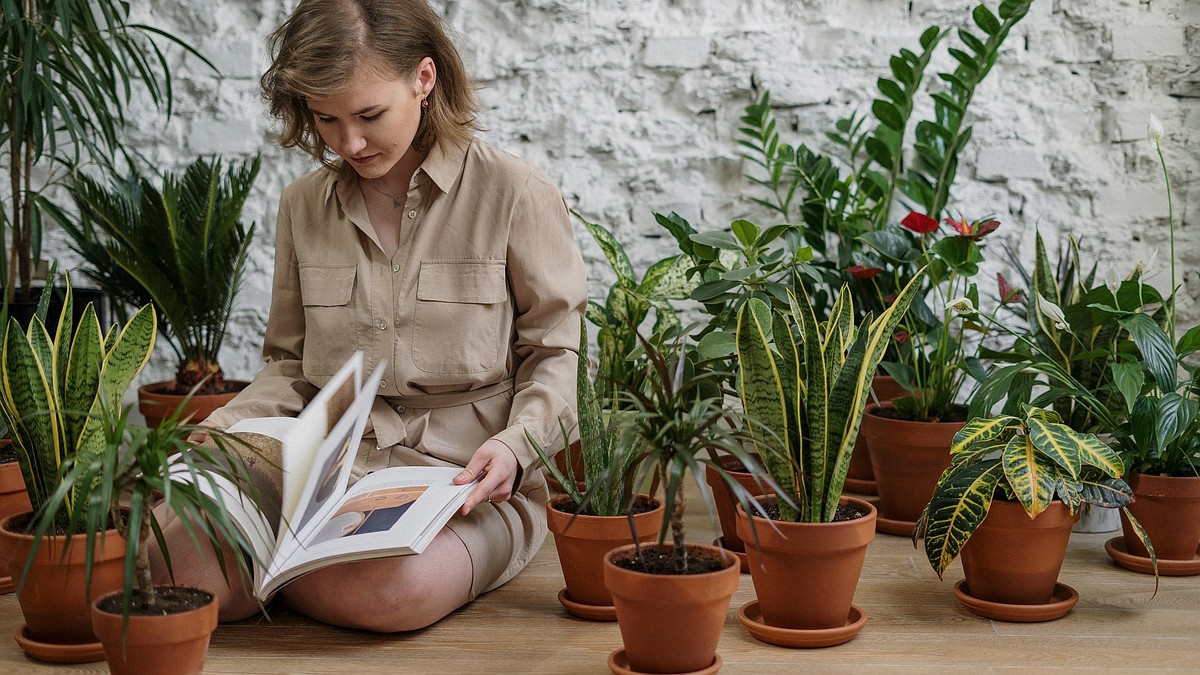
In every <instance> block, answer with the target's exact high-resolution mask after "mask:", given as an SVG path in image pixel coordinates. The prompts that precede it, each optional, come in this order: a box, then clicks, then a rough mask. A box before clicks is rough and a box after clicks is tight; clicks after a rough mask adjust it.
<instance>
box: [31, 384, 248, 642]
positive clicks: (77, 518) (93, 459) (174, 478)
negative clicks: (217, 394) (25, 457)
mask: <svg viewBox="0 0 1200 675" xmlns="http://www.w3.org/2000/svg"><path fill="white" fill-rule="evenodd" d="M129 410H130V407H128V406H127V407H124V408H121V409H119V410H115V409H112V408H108V407H104V408H102V409H100V410H98V411H97V417H96V418H95V419H96V420H97V427H98V428H99V430H100V433H99V438H100V443H99V447H98V448H97V451H96V452H94V453H90V454H86V455H83V454H81V455H76V456H75V457H72V458H70V459H69V460H67V462H65V463H64V465H63V473H62V480H61V481H60V482H59V484H58V487H57V489H56V490H55V492H54V494H53V495H52V498H51V500H50V501H49V503H48V507H47V509H46V511H45V512H44V513H42V514H41V517H40V518H39V519H38V522H37V527H36V529H35V531H34V548H33V550H34V551H36V550H37V545H38V544H40V542H41V540H42V539H43V538H44V537H45V536H46V535H47V534H51V533H52V532H51V529H52V528H53V527H54V525H55V523H56V522H59V521H60V520H61V519H62V518H63V517H66V518H67V522H68V529H67V531H68V532H83V533H86V551H87V559H88V561H89V566H88V575H89V579H90V574H91V566H90V561H91V560H92V559H93V549H94V545H95V541H96V539H97V533H102V532H103V531H104V530H105V529H106V527H108V526H109V525H110V524H112V525H115V527H116V529H117V530H118V531H119V532H120V534H121V536H122V537H124V538H125V540H126V550H125V562H124V592H123V595H122V605H121V606H122V611H123V614H124V617H125V622H126V625H128V621H129V613H130V610H131V609H135V608H136V609H138V610H143V611H153V610H154V608H156V607H157V606H158V603H157V596H156V593H155V587H154V581H153V578H152V576H151V571H150V546H151V545H152V544H155V545H157V546H158V547H159V549H160V550H161V551H162V552H163V556H164V559H165V560H166V561H167V567H168V569H170V567H171V562H170V560H171V559H170V555H169V554H168V552H167V549H166V542H165V540H164V539H163V533H162V530H161V528H160V525H159V523H158V521H157V520H156V518H155V515H154V513H153V510H152V509H153V508H154V507H156V506H158V505H159V504H160V503H161V505H162V506H161V508H163V509H165V510H167V511H170V512H172V513H174V514H176V515H177V516H178V517H179V521H178V522H180V523H181V525H182V526H183V527H184V528H186V530H187V532H188V535H189V538H190V539H191V540H192V541H193V542H195V543H196V545H197V546H198V547H199V546H200V543H201V542H202V541H204V542H211V543H212V544H213V547H212V550H213V551H215V553H216V558H217V564H218V565H219V567H220V569H221V572H222V574H224V575H225V576H226V578H228V568H229V563H230V561H229V560H228V559H227V558H226V557H225V556H224V555H223V554H222V552H221V551H222V546H221V543H222V542H228V543H229V544H230V545H231V546H233V548H234V550H237V551H253V550H254V549H253V546H252V545H251V544H250V542H249V540H248V538H247V537H246V535H244V534H243V533H242V532H241V531H240V530H239V529H238V528H237V526H236V525H235V524H234V522H233V520H231V519H230V517H229V512H228V509H227V507H226V500H227V499H235V498H238V499H241V498H243V496H242V495H245V498H249V499H254V498H255V497H256V492H255V489H254V485H253V483H252V482H251V480H250V477H249V474H248V473H247V471H246V468H245V465H244V463H243V461H242V459H241V458H240V455H239V451H240V450H243V449H245V450H247V451H250V452H253V450H252V449H251V448H249V446H248V445H247V444H246V443H245V442H243V441H241V440H239V439H238V438H237V437H236V436H232V435H228V434H225V433H222V432H220V431H216V430H213V429H209V428H206V427H200V426H193V425H188V424H184V423H182V422H181V421H180V411H179V410H176V411H174V412H173V413H172V414H170V415H169V416H167V418H166V419H165V420H164V422H163V424H162V425H160V426H159V427H157V428H153V429H150V428H145V427H140V426H136V425H132V424H129V422H128V417H129ZM197 432H203V433H205V434H207V435H208V436H209V439H210V440H209V441H208V442H206V443H205V444H203V445H196V444H193V443H191V442H189V441H188V437H189V436H190V435H191V434H193V433H197ZM234 488H236V489H237V490H240V491H241V493H242V495H239V496H238V497H234V496H232V493H228V492H223V490H232V489H234ZM72 495H73V498H74V499H75V500H76V501H77V503H79V504H83V505H86V508H77V509H72V510H70V511H69V512H64V510H63V504H64V503H65V500H66V499H67V498H68V497H69V496H72ZM160 500H161V501H160ZM68 536H69V535H68ZM251 555H253V553H251ZM30 557H31V559H32V555H31V556H30ZM249 561H250V559H249V558H247V557H246V556H244V555H235V556H233V557H232V562H233V564H234V565H235V566H236V569H237V570H238V572H239V573H241V574H244V575H247V574H248V573H249Z"/></svg>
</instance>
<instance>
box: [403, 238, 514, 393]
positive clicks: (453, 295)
mask: <svg viewBox="0 0 1200 675" xmlns="http://www.w3.org/2000/svg"><path fill="white" fill-rule="evenodd" d="M508 311H509V310H508V281H507V279H506V277H505V269H504V262H503V261H501V260H462V261H459V260H451V261H424V262H422V263H421V271H420V276H419V277H418V279H417V307H416V315H415V317H414V321H413V339H412V354H413V363H414V364H415V365H416V367H417V368H419V369H421V370H423V371H425V372H427V373H442V374H460V375H461V374H466V373H481V372H487V371H490V370H493V369H495V368H497V367H500V366H502V365H503V361H502V356H503V354H504V352H505V351H506V350H507V349H508V345H506V344H505V345H501V344H498V343H499V341H500V340H499V336H500V327H501V323H502V321H503V320H504V317H505V315H506V312H508Z"/></svg>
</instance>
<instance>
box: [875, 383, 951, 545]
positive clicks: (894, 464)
mask: <svg viewBox="0 0 1200 675" xmlns="http://www.w3.org/2000/svg"><path fill="white" fill-rule="evenodd" d="M891 407H892V404H891V402H888V403H883V404H881V405H879V406H876V405H875V404H873V403H872V404H868V405H867V410H866V413H865V414H864V415H863V422H862V429H863V434H864V435H865V436H866V439H867V446H868V447H869V448H870V455H871V466H872V468H873V469H874V470H875V486H876V488H877V490H878V492H879V522H878V525H879V531H880V532H886V533H888V534H897V535H901V536H908V535H909V534H911V533H912V528H913V525H915V524H916V520H917V518H919V517H920V516H921V511H922V510H924V509H925V505H926V504H928V503H929V500H930V499H931V498H932V497H933V489H934V487H935V486H936V485H937V480H938V477H939V476H941V475H942V472H943V471H945V470H946V469H947V468H948V467H949V466H950V445H951V444H952V443H953V441H954V434H956V433H958V432H959V430H960V429H962V428H963V426H965V423H964V422H910V421H908V420H898V419H892V418H890V417H883V416H881V415H878V414H876V412H875V411H876V410H889V409H891Z"/></svg>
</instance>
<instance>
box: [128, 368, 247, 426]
mask: <svg viewBox="0 0 1200 675" xmlns="http://www.w3.org/2000/svg"><path fill="white" fill-rule="evenodd" d="M225 382H226V383H227V384H228V385H229V386H231V387H235V389H234V390H233V391H229V392H226V393H224V394H197V395H195V396H193V397H192V398H191V399H190V400H189V401H188V404H187V408H186V409H185V411H184V413H183V415H182V416H181V417H183V418H186V417H188V416H189V415H191V422H192V424H199V423H200V422H203V421H204V419H205V418H206V417H208V416H209V415H211V414H212V413H213V411H214V410H216V409H217V408H220V407H221V406H223V405H225V404H226V403H229V402H230V401H232V400H233V398H234V397H235V396H237V395H238V393H239V392H241V390H243V389H245V388H246V387H247V386H248V385H249V384H250V383H249V382H245V381H243V380H226V381H225ZM174 386H175V383H174V381H171V380H168V381H164V382H152V383H150V384H146V385H142V386H141V387H138V412H140V413H142V417H145V418H146V426H148V427H151V428H156V427H158V425H159V423H161V422H162V419H163V418H164V417H166V416H167V415H169V414H170V413H171V412H172V411H173V410H175V409H176V408H178V407H179V405H180V404H181V403H183V400H184V399H185V398H187V397H186V396H183V395H180V394H163V393H161V390H163V389H169V388H171V387H174Z"/></svg>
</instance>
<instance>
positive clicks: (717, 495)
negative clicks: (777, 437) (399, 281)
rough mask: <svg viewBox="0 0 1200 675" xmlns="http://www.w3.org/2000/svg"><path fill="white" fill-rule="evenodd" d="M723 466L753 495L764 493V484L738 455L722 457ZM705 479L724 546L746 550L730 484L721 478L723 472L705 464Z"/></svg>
mask: <svg viewBox="0 0 1200 675" xmlns="http://www.w3.org/2000/svg"><path fill="white" fill-rule="evenodd" d="M755 459H757V457H756V458H755ZM721 468H722V469H724V470H725V471H726V472H728V473H729V475H731V476H733V478H734V480H736V481H737V482H738V485H741V486H742V487H744V488H746V490H747V491H749V492H750V494H751V495H760V494H763V493H764V490H763V488H762V486H761V485H759V484H758V482H757V481H756V480H755V478H754V474H752V473H750V472H749V471H746V467H745V466H744V465H743V464H742V462H741V461H740V460H738V459H737V458H736V457H722V458H721ZM704 480H705V482H707V483H708V487H709V489H711V490H712V498H713V504H714V505H715V506H716V510H717V520H718V521H719V522H720V523H721V542H722V544H723V545H724V548H725V549H727V550H730V551H734V552H736V553H742V552H744V551H745V550H746V545H745V542H743V541H742V539H741V537H739V536H738V531H737V515H736V513H735V508H736V507H737V500H735V499H734V498H733V493H732V492H731V491H730V489H729V486H728V485H726V484H725V480H724V479H722V478H721V474H719V473H717V470H716V469H714V468H713V467H711V466H707V465H705V467H704Z"/></svg>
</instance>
